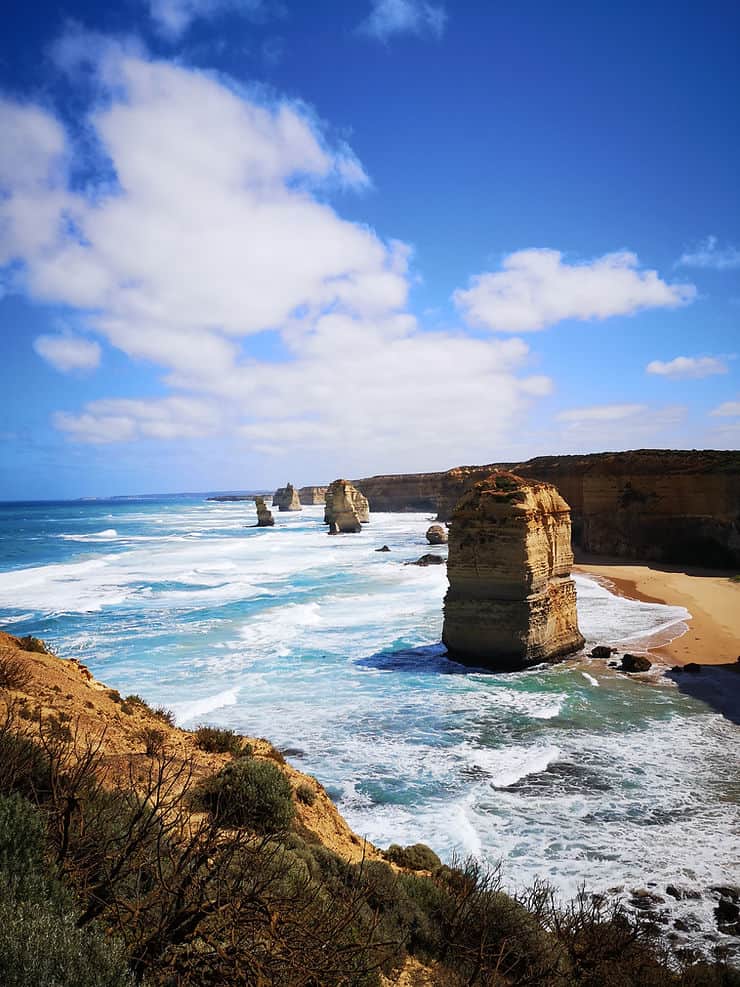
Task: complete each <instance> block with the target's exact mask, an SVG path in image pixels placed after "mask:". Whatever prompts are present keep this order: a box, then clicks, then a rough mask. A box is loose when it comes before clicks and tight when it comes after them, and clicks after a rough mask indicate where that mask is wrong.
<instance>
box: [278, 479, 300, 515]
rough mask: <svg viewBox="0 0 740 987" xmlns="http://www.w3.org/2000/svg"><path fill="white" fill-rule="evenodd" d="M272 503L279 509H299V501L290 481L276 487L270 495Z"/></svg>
mask: <svg viewBox="0 0 740 987" xmlns="http://www.w3.org/2000/svg"><path fill="white" fill-rule="evenodd" d="M272 505H273V507H277V509H278V510H280V511H300V510H301V501H300V498H299V496H298V491H297V490H296V489H295V487H294V486H293V484H292V483H288V484H286V485H285V486H284V487H278V489H277V490H276V491H275V493H274V494H273V495H272Z"/></svg>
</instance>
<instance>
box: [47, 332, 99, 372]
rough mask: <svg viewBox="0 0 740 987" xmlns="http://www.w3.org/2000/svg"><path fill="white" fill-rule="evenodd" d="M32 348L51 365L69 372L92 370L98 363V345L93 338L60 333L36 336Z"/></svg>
mask: <svg viewBox="0 0 740 987" xmlns="http://www.w3.org/2000/svg"><path fill="white" fill-rule="evenodd" d="M33 348H34V349H35V350H36V352H37V353H38V355H39V356H40V357H42V358H43V359H44V360H46V362H47V363H50V364H51V365H52V367H55V368H56V369H57V370H61V371H62V373H69V371H70V370H94V369H95V367H97V366H98V365H99V363H100V345H99V344H98V343H96V342H95V340H94V339H85V338H84V337H83V336H74V335H71V334H65V333H61V334H59V335H56V336H52V335H48V336H37V337H36V339H34V341H33Z"/></svg>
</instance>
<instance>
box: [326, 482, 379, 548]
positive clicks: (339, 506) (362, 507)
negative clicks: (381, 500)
mask: <svg viewBox="0 0 740 987" xmlns="http://www.w3.org/2000/svg"><path fill="white" fill-rule="evenodd" d="M369 521H370V511H369V508H368V503H367V498H366V497H365V496H364V495H363V494H361V493H360V491H359V490H357V489H356V488H355V487H354V486H353V485H352V484H351V483H350V482H349V480H335V481H334V482H333V483H332V484H331V486H330V487H329V488H328V489H327V491H326V508H325V509H324V524H328V525H329V534H330V535H336V534H339V533H340V532H346V533H352V532H355V533H356V532H358V531H360V530H361V525H363V524H367V523H368V522H369Z"/></svg>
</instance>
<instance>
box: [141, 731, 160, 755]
mask: <svg viewBox="0 0 740 987" xmlns="http://www.w3.org/2000/svg"><path fill="white" fill-rule="evenodd" d="M137 737H138V739H139V740H140V741H141V743H142V744H143V745H144V752H145V753H146V754H147V756H148V757H155V756H156V755H158V754H161V753H162V752H163V750H164V748H165V744H166V741H167V734H166V733H165V731H164V730H158V729H157V728H156V727H144V728H143V729H142V730H140V731H139V733H138V734H137Z"/></svg>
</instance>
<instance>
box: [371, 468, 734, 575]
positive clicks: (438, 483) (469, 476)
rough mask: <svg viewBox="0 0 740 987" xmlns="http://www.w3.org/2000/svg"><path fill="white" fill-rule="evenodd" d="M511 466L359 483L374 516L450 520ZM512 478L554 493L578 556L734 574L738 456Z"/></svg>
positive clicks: (533, 471)
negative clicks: (474, 490)
mask: <svg viewBox="0 0 740 987" xmlns="http://www.w3.org/2000/svg"><path fill="white" fill-rule="evenodd" d="M510 465H511V464H498V465H497V464H489V465H487V466H461V467H458V468H456V469H452V470H448V471H447V472H445V473H417V474H410V475H406V476H404V475H399V476H376V477H370V478H368V479H364V480H358V481H356V484H357V487H358V488H359V489H360V490H362V492H363V493H364V494H365V495H366V496H367V497H368V500H369V501H370V506H371V508H372V510H373V511H427V510H428V511H435V512H436V513H437V519H438V520H440V521H446V520H449V518H450V517H451V515H452V511H453V509H454V506H455V504H456V503H457V501H458V500H459V498H460V497H461V496H462V494H463V493H464V492H465V491H466V490H469V489H470V488H471V486H472V485H473V484H474V483H475V482H476V481H477V480H480V479H482V478H483V477H485V476H488V475H490V473H491V472H492V471H493V470H494V469H497V468H501V467H502V466H510ZM511 468H512V469H513V470H514V471H515V472H516V473H517V474H519V475H521V476H523V477H527V478H530V479H533V480H542V481H544V482H548V483H552V484H554V485H555V486H556V487H557V489H558V490H559V491H560V493H561V494H562V495H563V497H564V498H565V499H566V501H567V502H568V503H569V504H570V506H571V512H572V521H573V542H574V544H575V545H577V546H578V547H579V548H580V549H582V550H583V551H585V552H591V553H595V554H604V555H616V556H621V557H624V558H635V559H655V560H658V561H663V562H669V563H684V564H691V565H704V566H710V567H714V566H717V567H725V568H737V567H738V566H740V452H718V451H714V450H705V451H696V450H694V451H690V452H681V451H673V450H638V451H635V452H619V453H595V454H593V455H586V456H543V457H539V458H537V459H530V460H528V461H527V462H525V463H520V464H518V465H516V466H511Z"/></svg>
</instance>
